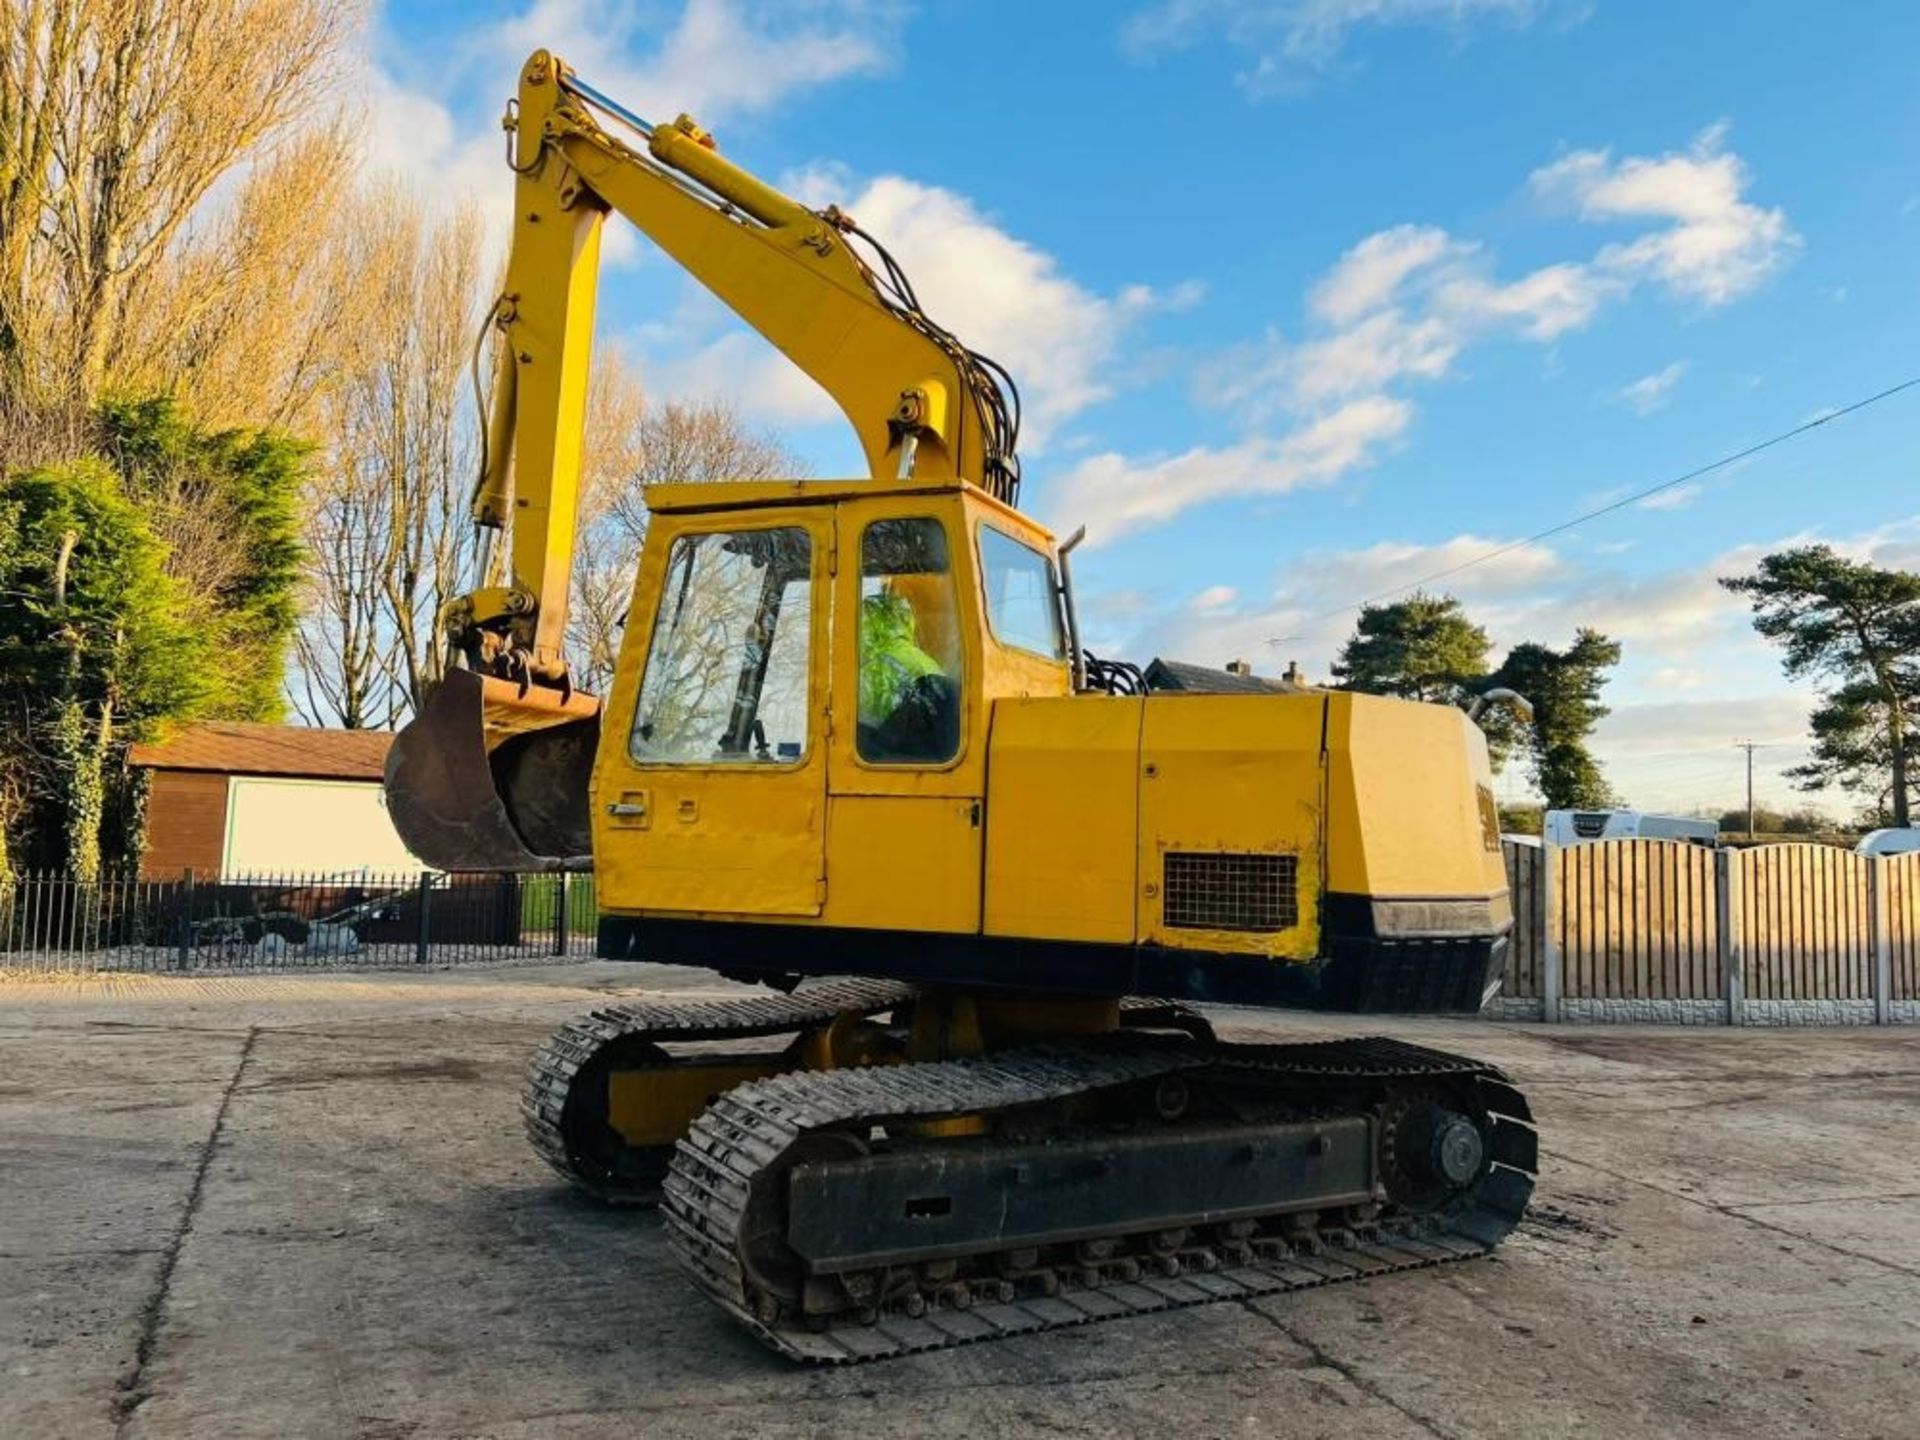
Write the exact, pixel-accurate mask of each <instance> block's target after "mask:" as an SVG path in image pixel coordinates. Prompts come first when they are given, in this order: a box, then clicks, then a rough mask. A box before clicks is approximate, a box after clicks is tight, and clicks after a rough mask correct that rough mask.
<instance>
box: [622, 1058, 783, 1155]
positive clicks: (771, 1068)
mask: <svg viewBox="0 0 1920 1440" xmlns="http://www.w3.org/2000/svg"><path fill="white" fill-rule="evenodd" d="M792 1068H793V1067H792V1065H791V1064H790V1063H789V1062H788V1061H787V1060H786V1059H785V1058H784V1057H779V1058H768V1059H765V1060H753V1061H739V1060H732V1059H728V1058H727V1057H725V1056H715V1057H714V1058H713V1059H712V1060H710V1061H705V1060H702V1061H687V1060H682V1061H677V1062H675V1063H674V1064H673V1065H670V1066H660V1067H654V1068H650V1069H645V1070H616V1071H614V1072H613V1073H612V1074H611V1075H609V1076H608V1077H607V1118H608V1120H609V1122H610V1123H611V1124H612V1126H613V1128H614V1129H615V1130H618V1131H619V1132H620V1134H621V1136H622V1137H623V1138H624V1139H625V1140H626V1141H627V1143H628V1144H630V1145H671V1144H673V1142H674V1141H676V1140H678V1139H679V1138H680V1137H681V1136H682V1135H685V1134H686V1133H687V1127H688V1126H690V1125H692V1124H693V1121H694V1117H695V1116H697V1115H699V1113H700V1112H701V1111H702V1110H704V1109H706V1108H707V1106H708V1105H710V1104H712V1103H713V1100H714V1097H715V1096H717V1095H724V1094H726V1092H727V1091H729V1090H731V1089H733V1087H734V1086H736V1085H744V1084H746V1083H747V1081H749V1080H762V1079H765V1078H766V1077H767V1076H769V1075H778V1074H780V1073H781V1072H782V1071H785V1070H790V1069H792Z"/></svg>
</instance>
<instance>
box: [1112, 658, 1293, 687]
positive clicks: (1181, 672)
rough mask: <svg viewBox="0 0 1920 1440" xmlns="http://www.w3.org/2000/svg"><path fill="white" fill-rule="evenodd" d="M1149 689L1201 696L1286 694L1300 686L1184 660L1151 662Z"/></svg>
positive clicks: (1263, 676) (1147, 675) (1147, 676)
mask: <svg viewBox="0 0 1920 1440" xmlns="http://www.w3.org/2000/svg"><path fill="white" fill-rule="evenodd" d="M1144 673H1145V675H1146V680H1147V688H1148V689H1149V690H1190V691H1193V692H1194V693H1196V694H1204V695H1273V694H1282V695H1284V694H1290V693H1292V692H1293V691H1296V690H1298V689H1299V688H1300V687H1299V686H1297V685H1294V684H1292V683H1291V682H1289V681H1286V680H1276V679H1273V678H1272V677H1270V676H1265V675H1237V674H1235V673H1234V672H1233V671H1231V670H1215V669H1213V668H1211V667H1210V666H1206V665H1189V664H1188V663H1187V662H1186V661H1184V660H1160V659H1155V660H1154V661H1152V662H1151V663H1150V664H1149V665H1148V666H1147V668H1146V670H1145V672H1144Z"/></svg>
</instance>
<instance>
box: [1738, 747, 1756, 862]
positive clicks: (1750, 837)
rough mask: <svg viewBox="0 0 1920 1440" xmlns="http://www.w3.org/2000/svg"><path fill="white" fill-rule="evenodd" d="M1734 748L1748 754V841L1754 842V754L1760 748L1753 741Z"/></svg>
mask: <svg viewBox="0 0 1920 1440" xmlns="http://www.w3.org/2000/svg"><path fill="white" fill-rule="evenodd" d="M1733 748H1734V749H1736V750H1744V751H1746V752H1747V840H1748V842H1749V843H1751V842H1752V840H1753V752H1754V751H1756V750H1758V749H1759V748H1760V746H1759V744H1758V743H1757V742H1756V741H1753V740H1736V741H1734V742H1733Z"/></svg>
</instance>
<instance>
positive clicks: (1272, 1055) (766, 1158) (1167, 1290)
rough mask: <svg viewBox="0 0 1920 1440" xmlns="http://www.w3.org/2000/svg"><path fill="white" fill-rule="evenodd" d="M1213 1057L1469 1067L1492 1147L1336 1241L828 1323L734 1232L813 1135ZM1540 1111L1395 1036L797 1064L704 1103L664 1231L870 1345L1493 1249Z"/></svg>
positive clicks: (1408, 1266)
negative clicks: (1448, 1185)
mask: <svg viewBox="0 0 1920 1440" xmlns="http://www.w3.org/2000/svg"><path fill="white" fill-rule="evenodd" d="M1209 1071H1211V1072H1216V1073H1219V1074H1221V1075H1225V1076H1232V1075H1236V1074H1237V1075H1239V1076H1242V1077H1245V1076H1250V1075H1251V1076H1259V1077H1261V1078H1263V1079H1265V1080H1268V1081H1271V1082H1273V1083H1275V1084H1277V1085H1284V1084H1286V1083H1287V1082H1289V1081H1298V1082H1302V1083H1304V1084H1306V1085H1309V1086H1310V1085H1313V1084H1317V1083H1322V1082H1334V1083H1338V1082H1344V1081H1354V1080H1359V1081H1368V1082H1373V1081H1385V1082H1392V1083H1394V1084H1396V1085H1404V1086H1407V1087H1418V1086H1419V1085H1422V1084H1430V1083H1448V1084H1452V1085H1455V1086H1459V1085H1462V1084H1467V1085H1471V1086H1472V1087H1473V1089H1474V1093H1475V1096H1476V1100H1477V1102H1478V1104H1479V1105H1480V1107H1481V1108H1482V1109H1483V1110H1484V1112H1485V1114H1486V1115H1487V1117H1488V1120H1489V1128H1490V1132H1491V1133H1490V1136H1489V1160H1488V1163H1487V1166H1486V1168H1485V1169H1484V1171H1483V1173H1482V1174H1481V1176H1480V1177H1479V1179H1478V1180H1476V1181H1475V1182H1474V1184H1473V1185H1472V1186H1471V1187H1469V1189H1468V1190H1467V1191H1465V1192H1464V1193H1463V1194H1462V1195H1461V1196H1459V1197H1458V1198H1457V1199H1456V1200H1454V1201H1453V1202H1450V1203H1449V1204H1448V1205H1447V1206H1445V1207H1443V1208H1442V1209H1440V1210H1438V1211H1435V1212H1432V1213H1427V1214H1421V1215H1413V1214H1400V1215H1388V1216H1385V1217H1383V1219H1382V1221H1381V1223H1380V1224H1378V1225H1375V1226H1370V1227H1367V1228H1365V1229H1364V1230H1361V1229H1352V1230H1342V1231H1340V1232H1338V1235H1337V1238H1335V1239H1334V1240H1333V1243H1324V1242H1323V1241H1322V1240H1321V1239H1319V1238H1318V1237H1311V1236H1308V1237H1302V1239H1301V1241H1300V1243H1299V1244H1297V1245H1283V1244H1279V1243H1276V1242H1273V1241H1264V1242H1262V1244H1261V1246H1260V1248H1259V1250H1258V1251H1257V1253H1252V1254H1249V1253H1247V1252H1246V1251H1243V1252H1242V1253H1240V1254H1239V1255H1237V1256H1235V1257H1234V1259H1233V1263H1229V1264H1226V1265H1219V1264H1218V1261H1217V1258H1216V1257H1214V1255H1213V1252H1206V1253H1205V1254H1204V1255H1202V1256H1198V1257H1195V1263H1194V1264H1192V1265H1191V1266H1188V1265H1183V1264H1181V1263H1180V1262H1179V1261H1178V1260H1177V1259H1176V1260H1175V1261H1174V1262H1173V1263H1171V1264H1170V1265H1169V1264H1166V1263H1165V1262H1163V1264H1162V1269H1161V1273H1160V1274H1157V1275H1153V1276H1150V1277H1148V1276H1143V1275H1141V1274H1140V1268H1139V1266H1138V1265H1137V1264H1131V1263H1129V1262H1126V1261H1121V1262H1120V1263H1118V1264H1116V1265H1112V1266H1107V1267H1104V1268H1103V1267H1093V1268H1091V1269H1088V1270H1084V1271H1082V1272H1081V1274H1080V1276H1079V1278H1071V1277H1070V1278H1068V1279H1067V1280H1066V1282H1065V1283H1061V1282H1060V1279H1059V1277H1058V1276H1055V1277H1054V1278H1053V1279H1052V1280H1051V1281H1050V1283H1049V1284H1048V1285H1047V1286H1046V1287H1044V1291H1043V1293H1017V1289H1016V1287H1014V1286H1012V1285H1010V1284H1007V1283H1004V1282H1002V1283H997V1284H996V1285H995V1287H994V1290H995V1292H996V1298H995V1299H994V1302H993V1303H988V1304H975V1303H971V1301H972V1297H971V1296H968V1295H967V1293H966V1288H965V1287H964V1286H962V1287H960V1288H959V1291H958V1294H957V1297H956V1300H955V1302H954V1303H952V1304H943V1303H940V1302H939V1301H938V1300H936V1301H935V1302H934V1303H931V1304H928V1303H926V1302H925V1301H924V1299H922V1300H921V1301H919V1302H918V1303H917V1304H916V1305H915V1306H914V1308H912V1309H894V1310H891V1311H890V1310H889V1309H888V1308H886V1307H879V1308H877V1309H876V1310H875V1311H874V1312H871V1313H869V1314H867V1315H865V1316H859V1315H845V1314H843V1315H840V1316H836V1317H833V1318H832V1319H830V1320H829V1321H827V1322H826V1323H825V1324H824V1325H820V1324H819V1322H818V1321H817V1320H816V1321H815V1322H814V1323H813V1324H808V1323H807V1322H805V1321H803V1320H801V1319H800V1318H799V1317H796V1316H793V1315H792V1314H790V1313H788V1312H787V1311H785V1310H784V1309H782V1308H781V1307H779V1306H777V1305H772V1304H769V1303H768V1300H767V1298H766V1297H765V1296H764V1295H762V1294H761V1293H760V1292H759V1291H758V1289H757V1287H754V1286H752V1285H751V1284H750V1282H749V1279H748V1276H747V1273H746V1270H745V1268H744V1267H743V1264H742V1260H741V1256H740V1252H739V1250H738V1246H739V1243H740V1238H741V1236H742V1235H743V1233H744V1232H743V1222H744V1221H745V1220H746V1218H747V1210H748V1204H749V1198H750V1192H751V1188H752V1185H753V1181H754V1179H755V1177H756V1176H758V1175H760V1174H761V1173H762V1172H763V1171H766V1170H767V1169H768V1168H769V1167H771V1166H775V1165H777V1164H779V1163H780V1161H781V1158H782V1157H783V1156H784V1155H785V1154H786V1153H787V1152H788V1151H789V1150H790V1149H791V1148H792V1147H793V1146H795V1145H796V1144H798V1143H800V1142H801V1141H802V1139H803V1138H804V1137H806V1136H808V1135H811V1134H813V1133H816V1132H819V1131H822V1130H828V1129H833V1128H852V1129H856V1130H858V1129H859V1128H861V1127H865V1126H872V1125H884V1124H886V1123H887V1122H888V1121H898V1122H909V1121H926V1120H934V1119H939V1118H941V1117H943V1116H957V1115H965V1114H975V1113H981V1112H991V1111H994V1110H999V1109H1005V1108H1008V1107H1015V1106H1025V1105H1034V1104H1040V1103H1044V1102H1048V1101H1053V1100H1062V1099H1066V1098H1068V1097H1071V1096H1075V1095H1082V1094H1086V1093H1088V1092H1092V1091H1095V1090H1100V1089H1104V1088H1107V1087H1110V1086H1115V1085H1124V1084H1127V1083H1129V1082H1133V1081H1139V1080H1144V1079H1151V1078H1153V1077H1156V1076H1164V1075H1169V1074H1173V1073H1175V1072H1183V1073H1186V1074H1189V1075H1199V1074H1202V1073H1205V1072H1209ZM1530 1119H1531V1117H1530V1115H1529V1113H1528V1110H1527V1105H1526V1101H1525V1099H1524V1098H1523V1097H1522V1096H1521V1095H1520V1094H1519V1092H1518V1091H1517V1090H1515V1089H1514V1088H1513V1087H1512V1086H1511V1085H1510V1084H1508V1083H1507V1081H1506V1078H1505V1077H1504V1076H1503V1075H1501V1074H1500V1072H1499V1071H1497V1070H1494V1069H1492V1068H1491V1067H1488V1066H1485V1065H1482V1064H1480V1063H1478V1062H1476V1061H1473V1060H1468V1059H1465V1058H1463V1057H1460V1056H1454V1055H1447V1054H1444V1053H1442V1052H1439V1051H1434V1050H1428V1049H1425V1048H1423V1047H1420V1046H1414V1045H1408V1044H1404V1043H1402V1042H1399V1041H1394V1040H1385V1039H1367V1040H1352V1041H1330V1042H1325V1043H1319V1044H1304V1045H1227V1046H1192V1045H1181V1044H1176V1043H1170V1042H1166V1041H1146V1042H1141V1041H1139V1040H1138V1039H1136V1040H1134V1041H1133V1043H1130V1044H1122V1045H1118V1046H1114V1045H1084V1046H1060V1047H1050V1048H1046V1049H1036V1050H1029V1051H1024V1052H1012V1053H1005V1054H1001V1055H996V1056H991V1057H987V1058H983V1059H979V1060H959V1061H947V1062H940V1063H931V1064H915V1065H902V1066H891V1067H881V1068H874V1069H866V1070H851V1071H831V1072H824V1073H820V1072H815V1073H793V1074H788V1075H781V1076H776V1077H773V1078H771V1079H767V1080H762V1081H755V1082H751V1083H748V1084H745V1085H742V1086H739V1087H737V1088H736V1089H734V1090H732V1091H729V1092H728V1093H727V1094H725V1095H723V1096H721V1097H720V1098H719V1099H718V1100H716V1101H715V1102H714V1103H713V1105H711V1106H710V1107H709V1108H708V1109H707V1110H706V1111H705V1112H704V1113H703V1114H702V1115H701V1117H700V1118H699V1119H698V1120H697V1121H696V1122H695V1124H694V1126H693V1128H692V1130H691V1131H690V1133H689V1134H688V1135H687V1137H686V1138H685V1139H683V1140H682V1141H681V1142H680V1143H679V1145H678V1146H677V1147H676V1151H675V1155H674V1159H673V1165H672V1169H671V1171H670V1172H669V1174H668V1176H667V1179H666V1182H665V1187H664V1191H665V1193H664V1204H663V1206H662V1210H663V1213H664V1215H665V1218H666V1221H667V1228H668V1236H669V1240H670V1242H671V1244H672V1246H673V1248H674V1249H675V1251H676V1252H677V1253H678V1255H679V1256H680V1259H681V1260H682V1262H683V1263H684V1264H685V1265H686V1267H687V1269H688V1271H689V1272H690V1273H691V1275H692V1276H693V1278H694V1280H695V1282H696V1283H697V1284H699V1285H700V1287H701V1288H702V1289H703V1290H705V1291H706V1292H707V1294H708V1295H709V1296H711V1297H712V1298H713V1299H714V1300H715V1301H716V1302H717V1303H718V1304H719V1305H720V1306H721V1308H723V1309H724V1310H726V1311H727V1312H728V1313H729V1314H731V1315H732V1316H733V1317H734V1318H735V1319H736V1320H738V1321H739V1322H740V1323H741V1324H743V1325H745V1326H746V1327H747V1328H748V1329H749V1330H751V1331H752V1332H753V1333H754V1334H756V1335H758V1336H759V1337H760V1338H761V1339H762V1340H764V1341H765V1342H766V1343H767V1344H769V1345H771V1346H772V1347H773V1348H774V1349H776V1350H778V1351H780V1352H781V1353H782V1354H785V1355H787V1356H789V1357H791V1358H793V1359H795V1360H800V1361H805V1362H812V1363H824V1364H834V1363H845V1362H849V1361H861V1360H876V1359H884V1358H888V1357H892V1356H897V1355H905V1354H910V1353H913V1352H916V1351H924V1350H937V1349H942V1348H945V1347H948V1346H953V1345H961V1344H967V1343H970V1342H972V1341H977V1340H989V1339H998V1338H1002V1337H1006V1336H1012V1335H1021V1334H1030V1333H1033V1332H1037V1331H1043V1330H1052V1329H1058V1328H1061V1327H1065V1326H1073V1325H1083V1324H1088V1323H1091V1322H1093V1321H1098V1320H1107V1319H1116V1318H1120V1317H1123V1316H1127V1315H1138V1314H1145V1313H1148V1312H1150V1311H1156V1310H1168V1309H1176V1308H1181V1307H1185V1306H1191V1305H1201V1304H1205V1303H1207V1302H1209V1301H1213V1300H1230V1299H1243V1298H1246V1297H1249V1296H1254V1295H1264V1294H1272V1293H1275V1292H1279V1291H1289V1290H1300V1289H1307V1288H1311V1287H1315V1286H1321V1285H1330V1284H1336V1283H1340V1282H1342V1281H1347V1280H1358V1279H1364V1278H1367V1277H1369V1276H1373V1275H1381V1274H1387V1273H1390V1272H1393V1271H1399V1270H1413V1269H1421V1268H1425V1267H1428V1266H1433V1265H1440V1264H1446V1263H1450V1262H1453V1261H1458V1260H1466V1259H1472V1258H1474V1257H1476V1256H1481V1255H1484V1254H1486V1253H1488V1252H1489V1251H1491V1250H1492V1249H1493V1247H1494V1246H1495V1245H1497V1244H1498V1243H1499V1241H1500V1240H1501V1238H1502V1237H1504V1236H1505V1234H1506V1233H1507V1232H1508V1231H1509V1230H1511V1229H1512V1228H1513V1226H1514V1224H1515V1223H1516V1222H1517V1221H1518V1220H1519V1218H1520V1216H1521V1214H1522V1212H1523V1211H1524V1210H1525V1208H1526V1202H1527V1198H1528V1196H1529V1195H1530V1194H1531V1192H1532V1189H1533V1178H1532V1172H1533V1170H1534V1169H1535V1166H1536V1163H1537V1161H1536V1142H1535V1138H1534V1132H1533V1128H1532V1126H1531V1124H1530V1123H1529V1122H1530ZM989 1258H990V1257H989ZM1009 1292H1014V1293H1011V1294H1010V1293H1009Z"/></svg>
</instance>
